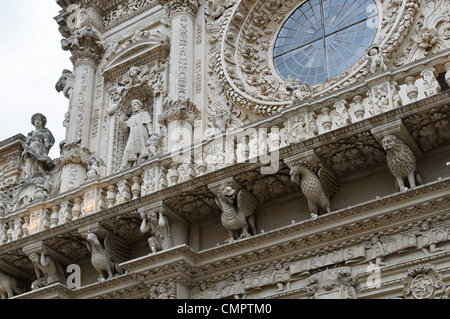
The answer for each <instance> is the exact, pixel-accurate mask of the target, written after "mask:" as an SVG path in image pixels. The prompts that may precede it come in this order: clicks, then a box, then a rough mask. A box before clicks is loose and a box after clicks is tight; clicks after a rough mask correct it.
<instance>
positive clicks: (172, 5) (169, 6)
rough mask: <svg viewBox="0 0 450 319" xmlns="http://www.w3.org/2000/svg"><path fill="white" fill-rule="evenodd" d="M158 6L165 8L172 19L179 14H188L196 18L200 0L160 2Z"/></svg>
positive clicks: (163, 0)
mask: <svg viewBox="0 0 450 319" xmlns="http://www.w3.org/2000/svg"><path fill="white" fill-rule="evenodd" d="M158 4H160V5H162V6H164V8H165V9H166V11H167V13H168V14H169V16H170V17H173V16H174V15H175V14H177V13H186V14H189V15H191V16H192V17H195V15H196V14H197V10H198V7H199V1H198V0H169V1H167V0H158Z"/></svg>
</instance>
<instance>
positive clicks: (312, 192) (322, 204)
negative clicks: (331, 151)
mask: <svg viewBox="0 0 450 319" xmlns="http://www.w3.org/2000/svg"><path fill="white" fill-rule="evenodd" d="M289 173H290V175H291V180H292V181H293V182H294V183H296V184H298V185H300V189H301V191H302V193H303V194H304V195H305V197H306V200H307V202H308V207H309V211H310V213H311V217H312V218H313V219H316V218H317V217H318V216H319V212H320V211H321V210H322V211H324V212H326V213H330V212H331V207H330V206H331V205H330V198H331V197H333V196H334V195H336V193H337V192H338V191H339V189H340V185H339V182H338V180H337V177H336V176H335V174H334V172H333V171H331V170H330V169H328V168H325V167H324V166H323V165H322V164H319V169H318V170H317V173H316V172H315V169H313V168H312V167H311V165H309V164H308V163H306V162H299V163H295V164H293V165H292V166H291V168H290V171H289Z"/></svg>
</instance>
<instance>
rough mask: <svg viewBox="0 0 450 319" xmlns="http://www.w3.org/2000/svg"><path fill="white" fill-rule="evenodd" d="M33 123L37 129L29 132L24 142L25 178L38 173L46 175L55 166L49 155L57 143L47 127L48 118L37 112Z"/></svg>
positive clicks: (32, 120)
mask: <svg viewBox="0 0 450 319" xmlns="http://www.w3.org/2000/svg"><path fill="white" fill-rule="evenodd" d="M31 124H33V126H34V127H35V130H34V131H32V132H30V133H28V136H27V139H26V140H25V142H24V143H23V144H22V147H23V149H24V151H23V153H22V158H23V159H24V161H25V170H24V174H25V179H26V178H32V177H35V176H37V175H40V176H45V175H46V172H48V171H50V170H52V169H53V168H54V167H55V164H54V163H53V161H52V159H51V158H50V157H49V156H48V153H49V151H50V149H51V148H52V146H53V145H54V144H55V138H54V137H53V135H52V133H51V132H50V130H48V129H47V128H45V125H46V124H47V118H46V117H45V116H44V115H42V114H41V113H36V114H34V115H33V116H32V118H31Z"/></svg>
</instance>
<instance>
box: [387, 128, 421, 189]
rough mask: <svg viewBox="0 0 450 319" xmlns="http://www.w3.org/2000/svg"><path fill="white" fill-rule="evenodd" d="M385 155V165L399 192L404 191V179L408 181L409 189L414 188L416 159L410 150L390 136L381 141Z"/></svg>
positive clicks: (396, 138) (395, 137) (393, 136)
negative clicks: (392, 176)
mask: <svg viewBox="0 0 450 319" xmlns="http://www.w3.org/2000/svg"><path fill="white" fill-rule="evenodd" d="M382 144H383V148H384V150H385V151H386V153H387V164H388V167H389V169H390V171H391V173H392V174H393V175H394V177H395V180H396V181H397V186H398V188H399V190H400V191H402V190H404V189H405V182H404V178H407V179H408V182H409V186H410V187H411V188H414V187H416V179H415V170H416V159H415V157H414V154H413V152H412V151H411V149H410V148H409V147H408V146H407V145H406V144H405V143H404V142H403V141H402V140H401V139H399V138H398V137H397V136H395V135H393V134H390V135H387V136H385V137H384V138H383V140H382Z"/></svg>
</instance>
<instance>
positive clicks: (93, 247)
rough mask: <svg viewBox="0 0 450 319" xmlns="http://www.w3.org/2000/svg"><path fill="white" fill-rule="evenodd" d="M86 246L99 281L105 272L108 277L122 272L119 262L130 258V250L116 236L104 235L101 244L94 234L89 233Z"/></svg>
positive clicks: (103, 277) (103, 278)
mask: <svg viewBox="0 0 450 319" xmlns="http://www.w3.org/2000/svg"><path fill="white" fill-rule="evenodd" d="M86 246H87V248H88V250H89V251H90V253H91V263H92V266H94V268H95V270H96V271H97V273H98V274H99V276H100V278H99V281H104V280H106V278H105V272H106V273H107V274H108V279H111V278H113V277H114V275H116V274H119V275H121V274H123V273H124V270H123V269H122V268H121V267H120V266H119V264H120V263H122V262H124V261H126V260H129V259H130V254H131V251H130V249H129V247H127V246H126V244H125V243H123V242H122V241H121V240H119V239H118V238H117V237H114V236H112V235H110V234H108V235H106V237H105V240H104V243H103V245H102V243H101V242H100V240H99V239H98V237H97V235H96V234H94V233H89V234H88V235H87V242H86Z"/></svg>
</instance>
